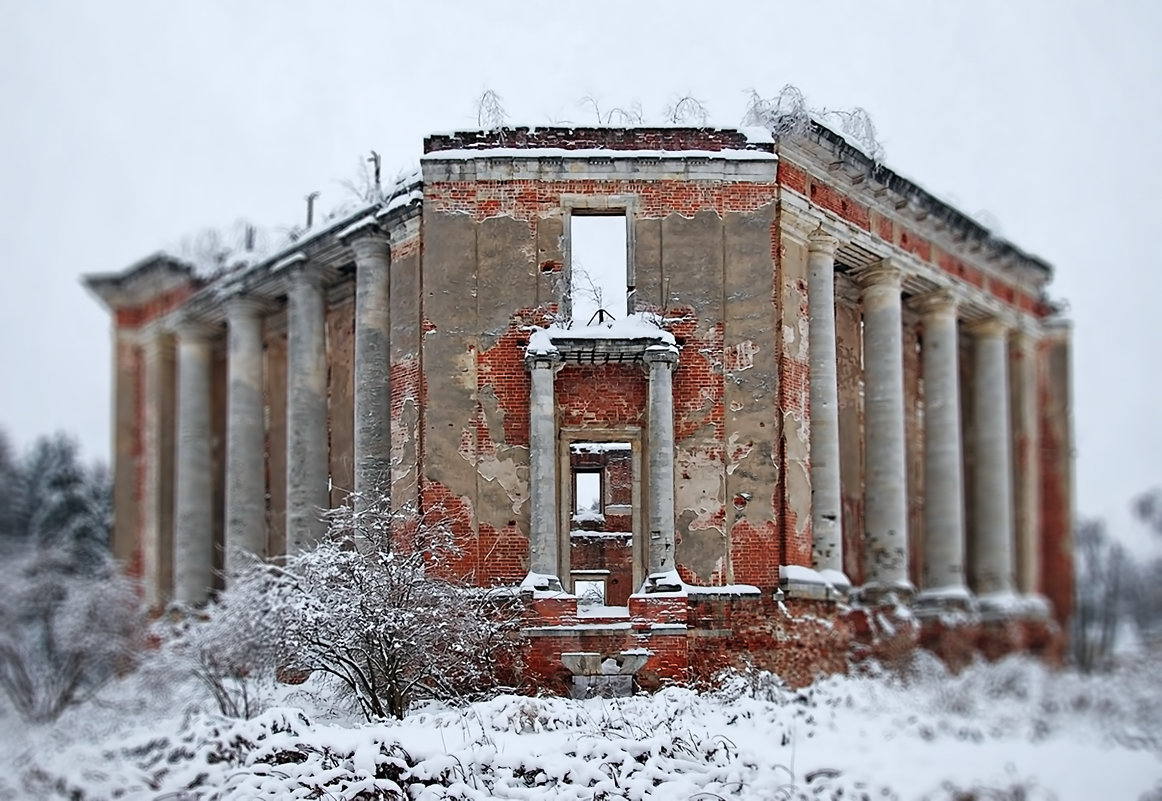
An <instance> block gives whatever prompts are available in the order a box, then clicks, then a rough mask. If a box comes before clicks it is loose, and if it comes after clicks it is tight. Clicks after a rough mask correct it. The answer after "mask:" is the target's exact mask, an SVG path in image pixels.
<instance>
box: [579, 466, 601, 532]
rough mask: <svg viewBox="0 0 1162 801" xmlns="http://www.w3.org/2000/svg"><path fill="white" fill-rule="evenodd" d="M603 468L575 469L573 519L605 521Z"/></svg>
mask: <svg viewBox="0 0 1162 801" xmlns="http://www.w3.org/2000/svg"><path fill="white" fill-rule="evenodd" d="M601 476H602V471H601V470H574V471H573V520H574V521H575V522H590V521H592V522H604V512H605V504H604V502H603V495H604V493H603V492H602V486H601V485H602V483H603V482H602V480H601Z"/></svg>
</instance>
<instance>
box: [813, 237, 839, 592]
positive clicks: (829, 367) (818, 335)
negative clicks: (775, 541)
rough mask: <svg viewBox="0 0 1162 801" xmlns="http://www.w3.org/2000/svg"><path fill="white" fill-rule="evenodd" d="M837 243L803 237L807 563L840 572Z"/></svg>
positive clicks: (827, 238)
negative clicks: (808, 412)
mask: <svg viewBox="0 0 1162 801" xmlns="http://www.w3.org/2000/svg"><path fill="white" fill-rule="evenodd" d="M838 246H839V242H838V241H837V240H836V239H835V237H832V236H829V235H828V234H826V233H824V232H823V231H822V230H821V229H817V230H815V231H813V232H812V233H811V235H810V236H809V237H808V238H807V302H808V318H807V319H808V338H809V340H808V341H809V349H810V358H811V362H810V369H811V531H812V564H813V566H814V567H815V569H816V570H828V571H833V573H839V574H842V572H843V501H842V499H841V496H840V483H839V383H838V378H837V376H836V366H835V251H836V248H837V247H838ZM843 583H845V584H846V583H847V582H846V581H844V582H843Z"/></svg>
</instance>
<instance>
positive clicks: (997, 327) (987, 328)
mask: <svg viewBox="0 0 1162 801" xmlns="http://www.w3.org/2000/svg"><path fill="white" fill-rule="evenodd" d="M1012 329H1013V326H1012V324H1011V323H1010V322H1009V321H1008V320H1006V319H1004V318H1003V317H987V318H985V319H984V320H977V321H975V322H972V323H969V324H968V325H966V326H965V327H964V330H965V331H967V332H968V333H970V334H972V335H973V336H974V337H976V338H978V339H985V338H988V337H1002V338H1003V337H1005V336H1007V335H1008V334H1009V332H1010V331H1012Z"/></svg>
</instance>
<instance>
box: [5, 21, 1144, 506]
mask: <svg viewBox="0 0 1162 801" xmlns="http://www.w3.org/2000/svg"><path fill="white" fill-rule="evenodd" d="M0 17H2V18H3V20H4V24H3V26H0V109H3V118H4V122H3V124H2V125H0V221H2V222H0V232H2V236H0V265H2V266H0V269H2V270H3V272H2V275H3V290H2V292H0V375H2V376H3V379H2V381H0V426H3V427H5V428H6V429H7V430H8V432H9V434H10V435H11V436H12V438H13V439H14V440H15V441H16V443H17V444H18V445H20V446H22V447H23V446H26V445H27V444H29V443H30V442H31V441H32V440H33V439H34V438H35V437H36V436H37V435H39V434H43V433H47V432H50V431H53V430H56V429H66V430H70V431H73V432H75V433H76V434H77V435H78V436H79V437H80V439H81V441H82V443H83V446H84V449H85V452H86V454H88V455H90V456H93V457H103V458H107V455H108V449H109V446H108V441H109V421H108V418H109V391H110V390H109V362H110V354H109V339H110V337H109V330H110V326H109V320H108V318H107V316H106V314H105V312H104V311H103V310H102V309H101V308H100V306H99V305H98V303H97V302H96V301H95V300H94V299H92V298H90V297H89V296H87V295H86V293H85V292H84V291H83V290H82V288H81V286H80V284H79V282H78V276H79V275H80V274H81V273H83V272H99V271H109V270H119V269H121V268H123V267H125V266H127V265H128V264H130V263H132V262H133V261H135V260H137V259H138V258H140V257H142V256H144V255H147V254H148V253H150V252H152V251H154V250H156V249H158V248H159V247H163V246H171V245H174V244H176V243H178V242H179V241H180V240H181V238H182V237H183V236H184V235H187V234H190V233H193V232H196V231H197V230H199V229H201V228H204V227H207V226H215V227H226V226H229V225H230V224H232V223H234V222H235V221H236V220H238V219H239V218H242V217H245V218H248V219H250V220H253V221H254V222H256V223H259V224H261V225H271V226H274V225H281V224H288V223H292V222H299V221H301V219H302V218H303V214H304V212H303V208H304V203H303V200H302V198H303V195H305V194H306V193H307V192H309V191H311V190H315V189H317V190H321V191H322V193H323V195H322V198H321V199H320V203H321V204H322V205H323V206H324V207H326V206H328V205H330V204H332V203H338V202H339V201H341V200H343V199H344V190H343V189H342V188H341V187H340V185H339V184H338V183H337V181H338V180H339V179H342V178H344V177H348V176H350V175H352V174H353V173H354V171H355V168H356V165H357V161H358V159H359V157H360V155H361V154H366V153H367V151H368V150H369V149H371V148H374V149H376V150H378V151H380V152H381V153H383V154H384V157H385V172H386V173H388V174H390V173H391V172H393V171H394V170H395V169H396V168H397V167H402V166H405V165H406V164H408V163H410V162H413V161H414V160H415V159H417V158H418V156H419V154H420V148H421V143H422V138H423V136H424V135H425V134H426V133H429V132H432V131H439V130H448V129H454V128H462V127H474V126H475V124H476V106H475V98H476V97H478V96H479V95H480V93H481V92H482V91H483V90H484V89H485V88H491V89H493V90H495V91H497V92H499V93H500V95H501V96H502V98H503V101H504V105H505V108H506V110H507V111H508V113H509V116H510V119H511V120H512V121H513V122H532V123H547V122H554V121H556V122H562V121H573V122H581V123H584V122H592V121H593V119H594V118H593V114H592V111H591V110H590V109H588V108H587V107H585V106H583V105H582V104H581V103H580V102H579V101H580V99H581V98H582V97H584V96H587V95H588V96H592V97H595V98H597V99H598V100H599V101H600V103H601V104H602V105H603V106H604V107H612V106H614V105H628V104H630V103H632V102H634V101H638V102H640V103H641V106H642V108H643V111H644V112H645V114H646V117H647V121H649V120H650V119H651V118H652V119H654V120H659V119H660V118H661V115H662V112H663V110H664V109H665V107H666V105H667V104H668V103H669V102H671V101H672V100H674V99H675V98H677V97H679V96H681V95H685V94H690V95H693V96H694V97H697V98H698V99H700V100H702V101H703V102H704V103H705V104H706V106H707V107H708V108H709V110H710V112H711V121H712V122H714V123H718V124H724V125H734V124H737V123H738V122H739V120H740V118H741V116H742V114H743V111H744V108H745V100H746V93H747V91H748V90H750V89H752V88H753V89H757V90H758V91H759V92H760V93H761V94H764V95H772V94H774V93H775V92H777V91H778V89H779V88H780V87H781V86H782V85H783V84H786V83H793V84H795V85H797V86H798V87H799V88H801V89H802V90H803V91H804V92H805V93H806V94H807V96H808V100H809V101H810V102H811V103H812V104H813V105H815V106H827V107H834V108H850V107H853V106H863V107H864V108H866V109H867V110H868V111H869V112H870V113H871V114H872V117H873V119H874V121H875V124H876V126H877V128H878V131H879V134H880V138H881V140H882V141H883V143H884V146H885V149H886V153H887V158H886V161H887V163H888V164H889V166H891V167H893V168H894V169H896V170H897V171H899V172H901V173H903V174H904V175H907V176H909V177H911V178H913V179H914V180H916V181H917V182H919V183H920V184H921V185H923V186H924V187H926V188H927V189H929V190H930V191H933V192H935V193H937V194H939V195H941V196H943V197H945V198H947V199H949V200H952V201H953V202H955V203H958V204H959V205H960V206H961V207H962V208H963V209H964V210H965V211H968V212H970V213H975V212H980V211H987V213H988V214H989V215H991V218H992V219H994V220H996V221H997V222H998V223H999V227H1000V231H1001V233H1002V234H1003V235H1004V236H1006V237H1008V238H1010V239H1012V240H1013V241H1015V242H1016V243H1017V244H1018V245H1019V246H1021V247H1022V248H1025V249H1026V250H1029V251H1032V252H1034V253H1036V254H1038V255H1040V256H1042V257H1044V258H1046V259H1048V260H1049V261H1050V262H1051V263H1053V264H1054V265H1055V266H1056V269H1057V278H1056V284H1055V289H1054V294H1055V295H1056V296H1058V297H1061V298H1065V299H1067V300H1068V301H1069V304H1070V306H1071V308H1072V317H1073V319H1074V321H1075V325H1076V327H1075V338H1076V339H1075V341H1076V350H1075V400H1076V431H1077V455H1078V461H1077V467H1078V470H1077V499H1078V508H1079V510H1080V512H1081V513H1082V514H1086V515H1105V516H1107V517H1111V518H1113V519H1114V520H1115V521H1125V519H1126V517H1127V515H1126V513H1125V511H1124V510H1125V508H1126V505H1127V502H1128V499H1129V498H1130V497H1131V496H1132V495H1133V494H1135V493H1136V492H1138V491H1140V490H1143V489H1145V488H1146V487H1148V486H1152V485H1158V484H1162V414H1160V413H1159V410H1158V409H1159V403H1160V399H1159V390H1160V388H1162V386H1160V385H1162V382H1160V379H1159V369H1160V366H1162V356H1160V355H1159V353H1158V350H1159V346H1160V345H1162V264H1160V263H1159V261H1160V260H1159V257H1158V252H1159V249H1158V247H1157V246H1156V245H1155V244H1152V243H1154V242H1155V241H1156V232H1157V231H1158V230H1159V229H1160V228H1162V225H1160V224H1159V220H1158V217H1159V212H1160V211H1162V204H1160V203H1159V201H1158V192H1159V186H1160V179H1162V150H1160V146H1159V145H1160V142H1162V137H1160V136H1159V118H1160V100H1162V98H1160V89H1159V82H1160V81H1162V48H1160V47H1159V46H1158V42H1159V41H1160V40H1162V4H1159V3H1152V2H1139V3H1132V2H1120V3H1119V2H1110V0H1106V1H1105V2H1031V1H1030V2H982V0H973V2H942V3H939V4H937V3H925V2H919V0H917V1H916V2H869V0H861V1H857V2H838V1H837V0H830V1H829V2H796V3H775V2H769V0H768V1H766V2H761V1H760V2H739V1H738V0H736V1H735V2H731V3H724V4H719V5H707V4H706V3H683V2H678V1H677V0H671V1H670V2H665V3H629V2H624V0H623V1H622V2H615V3H603V2H596V1H595V0H586V2H585V3H569V4H559V3H551V4H545V3H531V2H530V3H527V4H518V3H508V2H489V3H477V2H438V3H437V2H419V0H412V2H408V3H394V2H358V3H357V2H334V3H323V2H317V3H309V4H308V3H305V2H290V1H289V0H284V1H283V2H224V1H223V2H211V1H210V0H201V1H200V2H180V1H179V2H145V1H144V0H142V1H141V2H127V1H123V0H109V2H101V3H97V2H48V1H46V0H37V2H28V0H0ZM1119 526H1120V527H1124V523H1119Z"/></svg>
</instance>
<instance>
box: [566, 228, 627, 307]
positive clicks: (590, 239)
mask: <svg viewBox="0 0 1162 801" xmlns="http://www.w3.org/2000/svg"><path fill="white" fill-rule="evenodd" d="M569 227H570V230H569V258H570V278H569V301H570V306H571V308H572V314H573V326H572V327H573V328H584V327H586V326H590V325H598V324H600V323H603V322H607V321H608V320H610V319H615V320H616V319H620V318H623V317H625V316H626V314H627V313H628V311H629V298H630V294H631V293H632V291H633V288H632V287H631V286H630V285H629V269H628V267H629V251H628V246H627V242H626V214H625V211H624V210H620V211H614V212H612V213H610V212H607V211H602V212H601V213H599V214H598V213H594V214H587V213H585V210H583V209H574V210H573V211H572V213H571V214H570V224H569Z"/></svg>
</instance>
